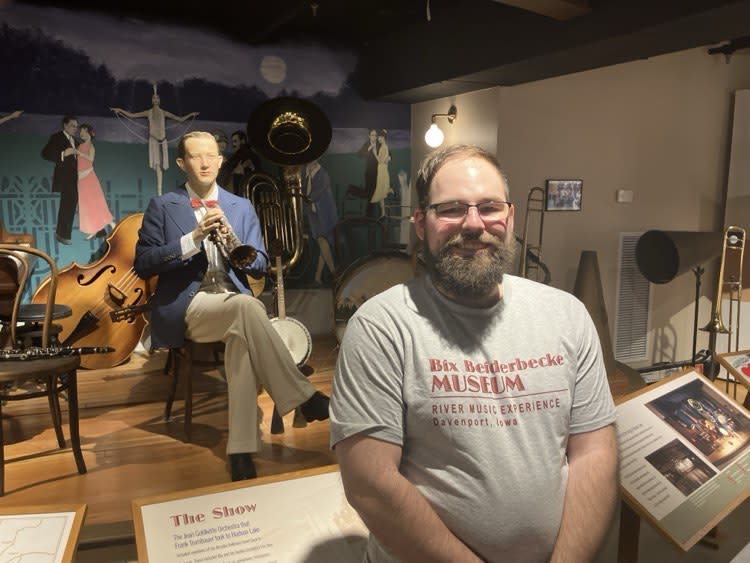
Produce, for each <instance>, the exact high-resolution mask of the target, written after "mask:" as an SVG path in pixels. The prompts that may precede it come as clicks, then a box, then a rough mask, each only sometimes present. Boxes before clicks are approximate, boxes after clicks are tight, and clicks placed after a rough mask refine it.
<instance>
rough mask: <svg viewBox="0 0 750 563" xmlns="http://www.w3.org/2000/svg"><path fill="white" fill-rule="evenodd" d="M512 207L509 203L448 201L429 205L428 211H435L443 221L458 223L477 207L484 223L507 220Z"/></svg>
mask: <svg viewBox="0 0 750 563" xmlns="http://www.w3.org/2000/svg"><path fill="white" fill-rule="evenodd" d="M511 205H512V203H510V202H509V201H483V202H482V203H464V202H462V201H446V202H443V203H433V204H432V205H428V206H427V209H432V210H433V211H435V215H436V216H437V218H438V219H440V220H442V221H447V222H455V223H457V222H459V221H462V220H463V219H464V217H466V214H467V213H469V208H470V207H476V208H477V213H479V217H481V218H482V220H483V221H500V220H502V219H505V217H506V215H507V214H508V210H509V209H510V206H511Z"/></svg>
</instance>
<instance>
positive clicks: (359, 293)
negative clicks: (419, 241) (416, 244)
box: [333, 250, 423, 342]
mask: <svg viewBox="0 0 750 563" xmlns="http://www.w3.org/2000/svg"><path fill="white" fill-rule="evenodd" d="M415 269H416V273H417V274H421V273H422V269H423V266H422V264H421V262H419V261H415V259H414V258H413V257H412V256H410V255H408V254H406V253H404V252H398V251H395V250H394V251H383V252H378V253H376V254H370V255H368V256H363V257H362V258H359V259H358V260H356V261H355V262H353V263H352V264H351V265H350V266H348V267H347V268H346V270H344V273H343V275H342V276H341V278H340V280H339V283H337V284H336V287H335V288H334V292H333V318H334V321H335V323H336V338H337V339H338V341H339V342H341V339H342V338H343V337H344V331H345V330H346V323H347V321H348V320H349V318H350V317H351V316H352V315H353V314H354V312H355V311H356V310H357V309H358V308H359V306H360V305H362V303H364V302H365V301H367V300H368V299H369V298H370V297H372V296H373V295H377V294H378V293H380V292H381V291H384V290H386V289H388V288H390V287H393V286H394V285H397V284H399V283H404V282H406V281H409V280H410V279H412V278H414V274H415Z"/></svg>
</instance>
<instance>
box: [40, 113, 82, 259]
mask: <svg viewBox="0 0 750 563" xmlns="http://www.w3.org/2000/svg"><path fill="white" fill-rule="evenodd" d="M76 131H78V120H77V119H76V118H75V117H73V116H72V115H66V116H65V117H63V120H62V131H57V132H56V133H52V135H50V138H49V140H48V141H47V144H46V145H44V148H43V149H42V158H43V159H44V160H49V161H50V162H53V163H54V164H55V169H54V171H53V172H52V192H53V193H59V194H60V207H59V208H58V210H57V228H56V230H55V238H56V239H57V242H60V243H62V244H70V243H71V236H72V232H73V218H74V217H75V214H76V208H77V207H78V157H77V156H76V147H77V146H78V141H77V140H76V137H75V135H76Z"/></svg>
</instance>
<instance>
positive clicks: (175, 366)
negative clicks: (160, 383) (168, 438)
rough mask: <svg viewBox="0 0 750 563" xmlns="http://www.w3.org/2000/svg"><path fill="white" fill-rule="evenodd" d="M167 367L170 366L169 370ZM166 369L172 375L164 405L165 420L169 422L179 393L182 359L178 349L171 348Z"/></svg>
mask: <svg viewBox="0 0 750 563" xmlns="http://www.w3.org/2000/svg"><path fill="white" fill-rule="evenodd" d="M167 368H169V371H167ZM164 370H165V372H166V373H169V374H170V375H171V376H172V381H171V384H170V389H169V397H167V404H166V405H165V406H164V420H166V421H167V422H168V421H169V419H170V418H171V416H172V405H173V404H174V396H175V394H176V393H177V380H178V379H179V377H180V359H179V352H178V351H177V350H169V355H168V356H167V365H166V366H165V367H164Z"/></svg>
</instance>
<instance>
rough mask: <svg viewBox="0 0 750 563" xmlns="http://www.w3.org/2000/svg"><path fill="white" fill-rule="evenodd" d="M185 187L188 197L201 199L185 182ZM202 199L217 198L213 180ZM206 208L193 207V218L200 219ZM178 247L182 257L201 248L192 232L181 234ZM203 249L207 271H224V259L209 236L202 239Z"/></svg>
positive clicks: (217, 192)
mask: <svg viewBox="0 0 750 563" xmlns="http://www.w3.org/2000/svg"><path fill="white" fill-rule="evenodd" d="M185 187H186V188H187V192H188V196H190V199H201V198H199V197H198V195H197V194H196V193H195V192H194V191H193V190H192V189H191V188H190V186H188V185H187V184H185ZM203 199H204V200H207V199H214V200H217V201H218V199H219V190H218V188H217V187H216V183H215V182H214V185H213V187H212V188H211V191H209V192H208V194H207V195H206V197H205V198H203ZM206 211H207V209H206V208H205V207H196V208H195V209H193V212H194V213H195V220H196V221H200V220H201V219H202V218H203V216H204V215H205V214H206ZM180 248H181V249H182V258H183V259H184V258H190V257H191V256H194V255H195V254H198V253H199V252H200V251H201V250H202V248H201V246H199V245H196V244H195V240H194V239H193V233H186V234H184V235H182V238H180ZM203 249H205V250H206V258H207V259H208V271H209V272H215V271H220V272H226V270H227V269H226V266H225V265H224V260H223V258H222V256H221V252H220V251H219V249H218V248H217V247H216V245H215V244H214V243H213V242H211V240H210V239H209V238H206V239H204V240H203Z"/></svg>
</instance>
